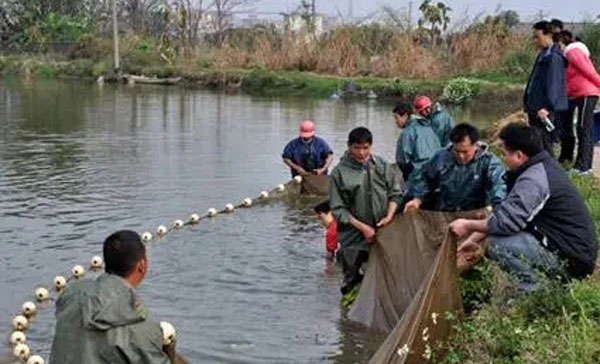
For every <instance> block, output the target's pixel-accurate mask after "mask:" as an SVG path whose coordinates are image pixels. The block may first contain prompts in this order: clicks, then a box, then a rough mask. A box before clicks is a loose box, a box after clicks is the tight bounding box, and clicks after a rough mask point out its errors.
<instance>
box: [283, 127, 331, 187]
mask: <svg viewBox="0 0 600 364" xmlns="http://www.w3.org/2000/svg"><path fill="white" fill-rule="evenodd" d="M316 133H317V131H316V128H315V123H314V122H313V121H311V120H304V121H303V122H302V123H301V124H300V135H299V136H298V138H295V139H293V140H292V141H290V142H289V143H288V144H287V145H286V146H285V149H284V150H283V155H282V157H283V163H285V164H286V165H287V166H288V167H290V169H291V172H292V177H296V176H298V175H301V176H304V175H307V174H309V173H313V174H318V175H323V174H324V175H326V174H327V171H328V170H329V167H330V166H331V163H333V151H332V150H331V148H330V147H329V144H327V142H326V141H325V140H323V139H322V138H319V137H318V136H316V135H315V134H316Z"/></svg>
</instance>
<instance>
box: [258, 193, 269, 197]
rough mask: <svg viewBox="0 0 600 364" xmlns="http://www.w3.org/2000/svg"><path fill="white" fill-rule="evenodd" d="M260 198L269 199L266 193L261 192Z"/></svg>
mask: <svg viewBox="0 0 600 364" xmlns="http://www.w3.org/2000/svg"><path fill="white" fill-rule="evenodd" d="M260 197H261V198H267V197H269V192H267V191H262V192H261V193H260Z"/></svg>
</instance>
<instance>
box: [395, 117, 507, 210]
mask: <svg viewBox="0 0 600 364" xmlns="http://www.w3.org/2000/svg"><path fill="white" fill-rule="evenodd" d="M450 140H451V141H452V144H451V145H450V146H448V147H447V148H444V149H442V150H440V151H439V152H437V153H436V154H435V155H434V156H433V158H431V159H430V160H429V161H428V162H427V163H425V164H424V165H423V167H422V169H421V174H422V175H421V178H419V179H418V182H417V185H416V186H409V187H408V188H409V191H412V192H413V193H414V196H413V197H414V198H413V199H412V200H411V201H409V202H408V203H407V204H406V207H405V209H404V211H405V212H407V211H409V210H411V209H419V208H420V207H421V205H422V203H423V201H424V200H426V199H429V198H431V197H432V196H433V195H434V193H435V192H436V191H437V190H439V197H438V196H436V197H435V199H437V201H435V202H433V203H430V204H428V208H431V209H433V210H436V211H448V212H452V211H470V210H477V209H481V208H484V207H486V206H488V205H495V204H497V203H499V202H500V201H501V200H502V199H504V197H505V195H506V185H505V183H504V172H505V171H504V167H503V166H502V162H501V161H500V160H499V159H498V157H496V156H495V155H494V154H493V153H492V152H490V151H489V150H488V146H487V144H485V143H483V142H481V141H480V140H479V131H478V130H477V129H476V128H475V127H474V126H472V125H469V124H458V125H457V126H455V127H454V128H453V129H452V132H451V133H450ZM429 205H431V206H429Z"/></svg>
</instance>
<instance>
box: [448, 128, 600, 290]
mask: <svg viewBox="0 0 600 364" xmlns="http://www.w3.org/2000/svg"><path fill="white" fill-rule="evenodd" d="M500 139H501V141H502V144H503V147H502V149H503V152H504V161H505V163H506V165H507V166H508V169H509V172H508V173H507V177H508V178H507V183H508V191H509V192H508V196H507V198H506V199H505V200H504V201H502V202H500V203H499V204H498V205H496V206H495V207H494V210H493V212H492V214H491V216H490V217H489V218H488V219H482V220H465V219H459V220H456V221H454V222H453V223H452V224H451V225H450V229H451V231H452V232H454V234H456V235H457V236H458V237H459V238H463V237H466V236H471V238H470V239H468V240H467V241H466V242H465V243H463V244H462V245H461V246H460V247H459V255H462V256H469V255H471V256H472V257H473V258H474V259H476V258H477V253H476V252H478V251H481V250H482V249H481V244H482V242H483V241H485V239H486V238H489V239H488V244H489V245H488V255H489V257H490V258H491V259H492V260H494V261H496V262H497V263H498V265H499V266H500V267H501V268H502V269H503V270H505V271H507V272H509V273H510V274H511V275H513V276H514V277H515V278H516V279H517V280H518V282H519V288H520V290H522V291H525V292H527V291H531V290H532V289H534V288H535V287H536V285H537V284H538V283H539V279H540V275H539V273H543V274H545V275H546V276H547V277H548V278H559V279H569V278H577V279H581V278H584V277H586V276H588V275H590V274H592V273H593V271H594V268H595V266H596V256H597V246H598V245H597V244H598V243H597V240H596V239H597V237H596V232H595V227H594V221H593V220H592V218H591V216H590V213H589V210H588V208H587V206H586V205H585V203H584V202H583V199H582V198H581V196H580V195H579V193H578V191H577V189H576V188H575V186H573V184H572V183H571V182H570V181H569V179H568V177H567V175H566V173H565V172H564V170H563V168H562V167H561V166H560V164H559V163H558V162H557V161H556V160H555V159H554V158H552V156H551V155H550V154H548V152H546V151H545V150H544V145H543V142H542V138H541V136H540V135H539V132H538V131H537V130H535V129H533V128H531V127H530V126H525V125H520V124H509V125H508V126H506V127H505V128H504V129H503V130H502V131H501V133H500ZM471 234H473V235H471ZM473 236H477V238H473Z"/></svg>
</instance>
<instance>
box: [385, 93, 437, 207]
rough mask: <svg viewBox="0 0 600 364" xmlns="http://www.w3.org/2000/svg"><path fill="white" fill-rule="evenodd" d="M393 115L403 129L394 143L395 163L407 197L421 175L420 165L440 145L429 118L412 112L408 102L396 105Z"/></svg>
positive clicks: (410, 194)
mask: <svg viewBox="0 0 600 364" xmlns="http://www.w3.org/2000/svg"><path fill="white" fill-rule="evenodd" d="M394 116H395V119H396V125H398V127H399V128H400V129H404V130H403V131H402V134H400V138H398V143H397V144H396V163H397V164H398V167H399V168H400V170H401V171H402V175H403V176H404V181H405V182H406V183H407V185H408V192H407V197H410V196H412V195H413V193H412V191H411V187H412V186H414V185H415V184H417V183H418V178H420V176H421V173H420V172H421V167H422V166H423V164H424V163H425V162H427V161H428V160H429V159H430V158H431V157H433V155H434V154H435V153H436V152H437V151H438V150H440V149H441V146H440V141H439V139H438V137H437V135H436V134H435V132H434V131H433V129H432V128H431V123H430V122H429V120H427V119H425V118H423V117H421V116H419V115H415V114H413V113H412V106H411V105H410V104H402V105H398V106H396V108H395V109H394Z"/></svg>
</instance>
